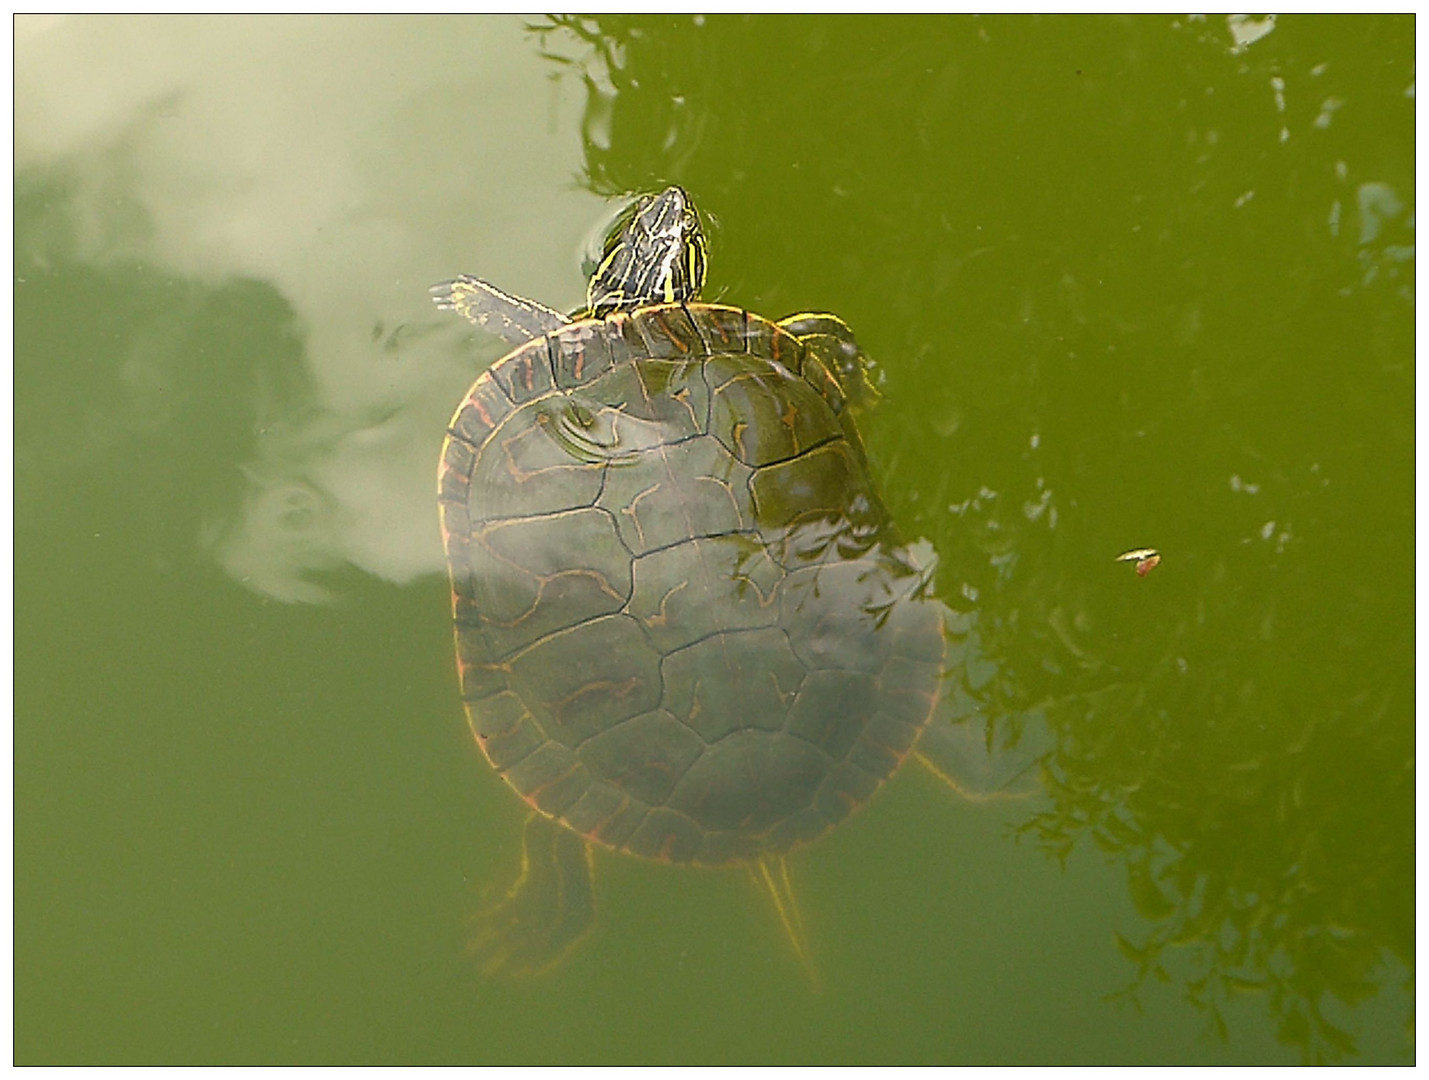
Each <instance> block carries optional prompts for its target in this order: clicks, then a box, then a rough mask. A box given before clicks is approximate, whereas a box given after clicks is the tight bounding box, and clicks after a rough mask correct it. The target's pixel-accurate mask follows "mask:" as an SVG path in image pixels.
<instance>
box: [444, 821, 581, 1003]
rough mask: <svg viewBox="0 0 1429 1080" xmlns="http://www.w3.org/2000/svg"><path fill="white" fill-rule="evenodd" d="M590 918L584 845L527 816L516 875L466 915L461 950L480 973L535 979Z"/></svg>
mask: <svg viewBox="0 0 1429 1080" xmlns="http://www.w3.org/2000/svg"><path fill="white" fill-rule="evenodd" d="M594 920H595V889H594V885H593V883H592V880H591V852H590V848H589V846H588V845H587V844H586V842H585V841H584V840H583V839H582V838H581V837H579V836H577V835H576V834H575V833H573V832H571V831H570V830H569V829H567V828H565V827H563V826H561V825H558V824H556V823H555V822H554V821H551V820H550V819H549V818H546V817H544V816H542V815H541V814H532V815H531V817H530V818H529V819H528V820H527V822H526V829H525V832H524V834H523V836H522V844H521V872H520V873H519V874H518V875H517V877H516V881H515V882H514V883H513V884H512V886H511V887H510V888H509V889H508V890H507V891H506V893H505V894H504V895H503V896H501V897H499V898H498V899H497V900H495V901H494V902H493V903H490V904H488V905H487V906H485V907H483V908H482V909H481V910H480V911H478V912H477V913H476V914H475V915H474V916H473V917H472V934H471V937H470V939H469V940H468V942H467V951H468V952H469V953H470V954H471V956H472V957H473V958H474V959H475V960H476V963H477V966H478V967H479V968H480V970H481V972H482V974H483V975H511V976H516V977H525V976H531V975H539V974H541V973H542V972H544V971H548V970H550V969H551V968H553V967H555V966H556V965H557V964H559V963H560V962H561V961H562V960H564V959H565V958H566V957H567V956H568V955H570V953H571V952H572V951H573V950H574V949H575V947H576V946H577V945H578V944H580V941H581V939H582V938H583V937H585V934H586V932H587V931H588V930H589V929H590V927H591V924H592V923H593V922H594Z"/></svg>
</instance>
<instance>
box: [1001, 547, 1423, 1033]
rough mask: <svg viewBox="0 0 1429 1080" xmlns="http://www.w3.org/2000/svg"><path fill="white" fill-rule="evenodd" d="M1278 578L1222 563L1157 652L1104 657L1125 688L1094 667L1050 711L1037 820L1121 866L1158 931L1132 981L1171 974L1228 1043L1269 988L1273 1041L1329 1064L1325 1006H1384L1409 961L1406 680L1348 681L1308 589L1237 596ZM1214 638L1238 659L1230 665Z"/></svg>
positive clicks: (1137, 959)
mask: <svg viewBox="0 0 1429 1080" xmlns="http://www.w3.org/2000/svg"><path fill="white" fill-rule="evenodd" d="M1242 550H1243V551H1244V549H1242ZM1257 562H1261V563H1262V565H1260V566H1258V567H1257V566H1256V565H1255V564H1256V563H1257ZM1267 569H1268V568H1267V567H1266V566H1265V565H1263V560H1259V559H1256V558H1254V557H1252V556H1251V555H1250V554H1242V555H1240V557H1234V556H1233V557H1229V558H1226V559H1225V560H1223V561H1222V562H1221V563H1220V564H1219V565H1218V566H1216V567H1214V568H1212V569H1211V570H1210V572H1209V573H1208V574H1206V575H1205V577H1206V584H1205V585H1204V586H1202V587H1201V589H1200V590H1199V594H1198V595H1196V596H1195V597H1194V598H1193V599H1192V601H1191V603H1190V604H1188V605H1187V607H1188V609H1189V610H1188V612H1187V615H1186V617H1185V618H1183V619H1181V620H1179V621H1178V622H1176V623H1174V624H1172V625H1169V626H1167V627H1165V628H1164V629H1163V630H1162V631H1161V632H1160V633H1154V634H1153V635H1151V639H1150V640H1154V642H1155V651H1156V652H1158V653H1160V659H1158V660H1151V659H1150V658H1149V657H1146V656H1140V657H1134V656H1131V655H1124V656H1123V660H1122V662H1121V663H1118V664H1109V665H1107V672H1111V671H1116V670H1117V669H1120V671H1121V673H1122V674H1123V676H1124V677H1122V678H1118V677H1117V676H1115V675H1109V674H1108V673H1107V672H1100V671H1098V672H1093V673H1091V674H1089V675H1087V676H1085V678H1084V681H1085V682H1086V683H1087V684H1088V687H1087V689H1085V690H1081V691H1079V692H1075V693H1073V694H1071V695H1069V696H1068V697H1066V698H1065V699H1062V700H1060V701H1058V703H1057V704H1056V706H1055V707H1054V708H1053V709H1052V710H1051V711H1050V718H1051V722H1052V725H1053V727H1054V729H1055V730H1056V733H1057V736H1058V744H1057V750H1056V752H1055V754H1054V756H1053V759H1052V761H1051V763H1050V769H1049V792H1050V794H1051V796H1052V798H1053V802H1054V808H1053V809H1052V810H1050V811H1048V812H1046V813H1044V814H1042V815H1040V816H1038V817H1037V818H1036V819H1034V820H1033V821H1032V822H1031V823H1029V825H1028V826H1027V828H1028V830H1029V831H1030V832H1032V833H1033V834H1034V835H1036V836H1037V837H1038V838H1039V839H1040V841H1041V842H1042V843H1044V844H1045V845H1046V846H1047V847H1048V848H1049V849H1050V850H1052V851H1054V852H1057V853H1058V854H1060V855H1063V856H1065V855H1066V854H1067V853H1068V852H1069V851H1070V849H1071V847H1072V846H1073V844H1074V843H1075V842H1076V841H1077V839H1078V837H1080V836H1082V835H1087V836H1090V837H1091V838H1092V839H1093V840H1094V841H1095V842H1096V844H1097V845H1098V846H1099V847H1101V848H1102V849H1103V850H1105V851H1107V852H1109V853H1112V854H1115V855H1117V856H1118V857H1119V858H1120V859H1121V860H1122V861H1123V862H1124V863H1125V864H1126V867H1127V877H1128V887H1129V891H1130V894H1131V896H1132V898H1133V900H1134V901H1135V903H1136V906H1137V908H1138V910H1139V912H1140V913H1141V914H1142V915H1143V916H1144V917H1145V918H1146V919H1147V920H1148V921H1149V922H1150V923H1151V924H1152V929H1151V930H1150V931H1149V933H1148V934H1147V935H1146V937H1145V939H1144V940H1143V941H1140V942H1137V943H1133V942H1131V941H1129V940H1126V939H1122V940H1121V941H1120V942H1119V944H1120V946H1121V948H1122V951H1123V952H1124V953H1125V954H1126V955H1127V956H1128V957H1129V958H1130V959H1131V960H1132V961H1133V962H1134V963H1135V965H1136V967H1137V975H1136V981H1137V982H1138V983H1139V982H1142V981H1144V980H1145V979H1146V978H1148V977H1156V978H1158V979H1162V980H1165V979H1170V978H1173V977H1174V978H1175V980H1176V981H1178V982H1180V983H1182V984H1183V985H1184V987H1185V989H1186V992H1187V995H1188V997H1189V998H1190V1000H1191V1001H1192V1002H1194V1003H1195V1004H1197V1005H1198V1006H1200V1007H1201V1008H1203V1010H1204V1011H1205V1012H1206V1013H1207V1016H1208V1018H1209V1020H1210V1023H1211V1025H1212V1027H1213V1028H1214V1029H1216V1030H1219V1031H1221V1032H1222V1033H1224V1021H1223V1020H1222V1017H1221V1006H1222V1005H1223V1004H1224V1001H1225V999H1226V997H1227V996H1228V995H1231V994H1234V993H1245V992H1248V991H1263V992H1265V993H1266V994H1267V995H1268V998H1269V1001H1270V1004H1271V1006H1272V1008H1273V1010H1274V1012H1275V1014H1276V1015H1277V1016H1278V1017H1279V1031H1278V1034H1279V1037H1280V1038H1281V1040H1282V1041H1284V1042H1286V1043H1289V1044H1291V1045H1296V1046H1299V1047H1301V1049H1302V1052H1303V1053H1304V1054H1305V1056H1306V1058H1307V1059H1310V1060H1324V1059H1327V1058H1334V1057H1336V1056H1339V1055H1342V1054H1350V1053H1353V1051H1354V1041H1353V1039H1352V1038H1351V1036H1350V1035H1349V1033H1348V1032H1347V1031H1345V1030H1344V1029H1343V1028H1342V1027H1340V1026H1338V1025H1337V1024H1336V1023H1335V1021H1334V1019H1333V1016H1334V1014H1335V1012H1336V1008H1329V1006H1330V1005H1331V1004H1332V1000H1331V999H1338V1001H1339V1002H1341V1003H1343V1004H1344V1005H1354V1004H1357V1003H1359V1002H1361V1001H1363V1000H1365V999H1367V998H1368V997H1370V996H1372V995H1373V994H1374V993H1375V992H1376V990H1377V989H1378V986H1377V980H1376V978H1375V976H1376V974H1377V969H1379V968H1380V965H1381V964H1382V961H1383V958H1384V956H1385V954H1386V952H1388V953H1389V954H1391V955H1394V956H1396V957H1398V958H1399V960H1400V961H1402V962H1403V963H1404V964H1405V965H1406V966H1409V967H1412V962H1413V961H1412V949H1413V940H1412V930H1411V931H1410V932H1409V933H1406V930H1407V929H1409V928H1412V925H1413V915H1412V904H1413V872H1414V867H1413V850H1412V843H1411V842H1410V840H1409V838H1408V837H1407V836H1405V835H1404V834H1403V833H1402V832H1401V831H1400V829H1399V826H1400V824H1401V823H1403V822H1406V821H1409V820H1412V810H1411V808H1412V806H1413V799H1414V779H1413V771H1412V756H1411V754H1410V753H1408V752H1407V750H1408V747H1407V746H1406V744H1405V735H1406V733H1407V732H1408V731H1409V728H1410V725H1409V724H1408V722H1407V716H1408V714H1409V711H1410V709H1411V703H1412V701H1413V685H1412V681H1406V677H1405V673H1404V672H1402V671H1396V670H1395V668H1397V667H1398V665H1397V664H1395V663H1393V658H1386V659H1389V660H1390V662H1389V663H1378V664H1375V663H1371V664H1369V665H1367V666H1366V667H1365V668H1364V669H1362V670H1359V671H1352V670H1346V668H1345V667H1344V666H1342V665H1341V664H1336V663H1335V662H1334V658H1333V657H1331V656H1328V655H1326V651H1327V650H1326V649H1325V645H1324V643H1323V642H1322V641H1319V640H1317V637H1318V636H1319V635H1321V634H1322V633H1323V631H1324V629H1325V627H1324V626H1323V625H1322V623H1321V622H1320V620H1319V619H1317V618H1316V612H1315V611H1314V610H1313V609H1314V608H1316V607H1317V606H1318V605H1323V604H1325V603H1326V601H1327V600H1328V599H1330V598H1328V597H1326V595H1325V594H1324V593H1323V592H1315V591H1313V590H1312V588H1311V587H1310V583H1309V582H1306V583H1305V585H1306V589H1305V591H1304V593H1303V594H1302V595H1301V596H1300V597H1299V598H1298V600H1297V601H1292V602H1291V603H1290V604H1286V603H1285V601H1284V599H1283V598H1282V597H1281V596H1280V594H1279V591H1278V590H1272V589H1271V588H1270V587H1268V586H1267V587H1264V588H1255V587H1254V586H1251V587H1245V586H1244V585H1241V586H1239V587H1238V586H1237V585H1235V584H1233V583H1235V582H1241V583H1243V582H1245V581H1246V580H1252V581H1253V580H1255V579H1256V578H1257V577H1258V576H1260V575H1264V574H1265V573H1266V572H1267ZM1128 584H1130V583H1129V582H1128ZM1237 593H1238V594H1239V595H1236V594H1237ZM1292 595H1293V594H1292ZM1297 609H1300V610H1297ZM1107 614H1110V613H1105V612H1104V613H1102V615H1103V617H1105V616H1106V615H1107ZM1099 621H1100V620H1092V622H1093V625H1095V623H1097V622H1099ZM1087 636H1088V637H1091V636H1094V635H1093V634H1088V635H1087ZM1219 641H1225V642H1237V643H1240V645H1239V647H1240V649H1242V650H1244V651H1243V652H1242V653H1241V655H1239V656H1238V657H1237V658H1236V660H1235V662H1234V663H1226V662H1225V661H1224V660H1223V659H1222V658H1221V657H1219V656H1217V649H1216V643H1217V642H1219ZM1144 645H1145V643H1143V645H1132V646H1131V647H1130V648H1128V649H1124V650H1122V651H1123V653H1124V654H1131V653H1136V652H1141V651H1142V650H1143V648H1144ZM1330 651H1333V650H1330ZM1307 657H1315V658H1316V663H1314V664H1312V665H1311V666H1312V668H1313V669H1317V670H1318V673H1317V674H1316V675H1314V676H1310V677H1308V678H1307V677H1306V674H1305V672H1306V665H1305V663H1304V660H1305V658H1307ZM1359 659H1360V660H1363V659H1364V658H1359ZM1128 661H1129V662H1128ZM1408 678H1409V680H1412V676H1409V677H1408ZM1366 791H1375V792H1376V793H1377V795H1376V797H1374V798H1372V799H1366V798H1365V797H1364V792H1366ZM1338 1011H1341V1012H1342V1011H1343V1010H1342V1009H1339V1010H1338Z"/></svg>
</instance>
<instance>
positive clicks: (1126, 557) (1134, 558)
mask: <svg viewBox="0 0 1429 1080" xmlns="http://www.w3.org/2000/svg"><path fill="white" fill-rule="evenodd" d="M1159 554H1160V553H1159V552H1158V551H1157V550H1156V549H1155V548H1132V549H1131V550H1130V551H1123V552H1122V553H1121V554H1120V555H1118V556H1117V557H1116V561H1117V562H1141V561H1143V560H1144V559H1150V558H1153V557H1158V556H1159Z"/></svg>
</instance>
